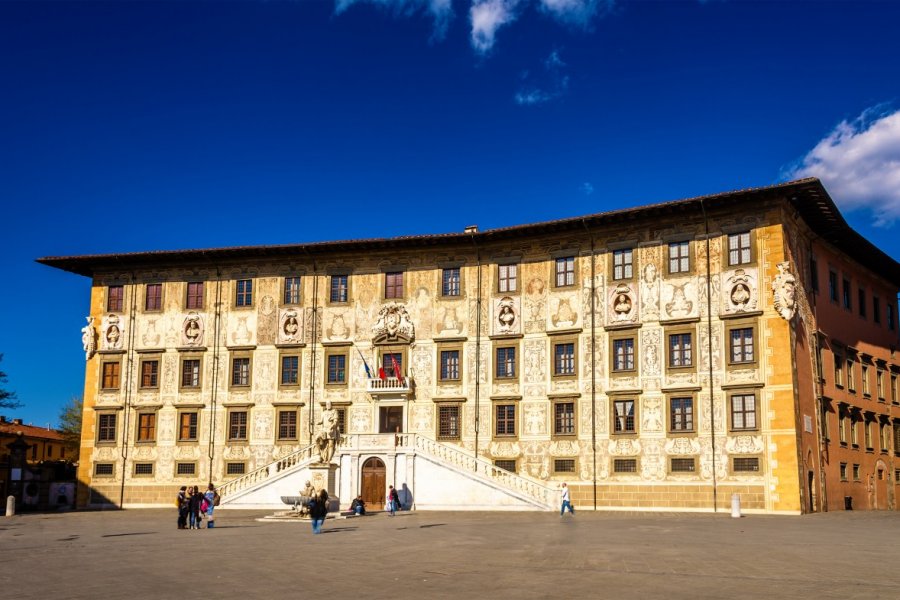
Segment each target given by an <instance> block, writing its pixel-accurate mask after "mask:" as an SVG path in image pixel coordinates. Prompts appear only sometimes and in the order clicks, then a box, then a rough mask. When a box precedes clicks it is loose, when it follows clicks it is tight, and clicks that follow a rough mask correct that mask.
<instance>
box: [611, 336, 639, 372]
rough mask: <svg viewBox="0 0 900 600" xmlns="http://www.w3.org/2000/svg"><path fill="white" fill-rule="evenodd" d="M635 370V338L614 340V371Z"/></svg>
mask: <svg viewBox="0 0 900 600" xmlns="http://www.w3.org/2000/svg"><path fill="white" fill-rule="evenodd" d="M633 370H634V338H624V339H620V340H613V371H633Z"/></svg>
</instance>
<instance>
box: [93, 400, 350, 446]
mask: <svg viewBox="0 0 900 600" xmlns="http://www.w3.org/2000/svg"><path fill="white" fill-rule="evenodd" d="M336 410H337V414H338V427H339V429H340V431H341V433H344V425H345V419H346V409H344V408H338V409H336ZM297 415H298V411H297V409H285V410H279V411H278V428H277V430H276V435H277V437H276V439H277V440H279V441H282V440H284V441H291V440H297V439H298V437H297V433H298V430H297ZM156 416H157V415H156V413H155V412H139V413H138V415H137V423H136V426H135V427H136V429H135V440H136V441H137V442H155V441H156V433H157V432H156ZM247 417H248V412H247V411H246V410H229V411H228V417H227V419H228V425H227V432H226V433H227V440H228V441H245V440H247V422H248V421H247ZM199 422H200V413H199V412H198V411H182V412H179V413H178V432H177V438H176V439H177V441H179V442H196V441H198V439H199V438H198V434H199V428H198V425H199ZM117 433H118V414H116V413H100V414H98V416H97V442H98V443H104V442H106V443H111V442H112V443H114V442H115V441H116V439H117V437H116V436H117Z"/></svg>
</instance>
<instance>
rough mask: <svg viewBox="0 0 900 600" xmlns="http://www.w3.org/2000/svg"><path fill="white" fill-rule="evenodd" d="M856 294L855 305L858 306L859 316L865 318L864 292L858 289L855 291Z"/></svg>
mask: <svg viewBox="0 0 900 600" xmlns="http://www.w3.org/2000/svg"><path fill="white" fill-rule="evenodd" d="M856 293H857V304H859V316H861V317H863V318H865V316H866V290H864V289H862V288H859V289H858V290H856Z"/></svg>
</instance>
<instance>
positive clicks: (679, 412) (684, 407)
mask: <svg viewBox="0 0 900 600" xmlns="http://www.w3.org/2000/svg"><path fill="white" fill-rule="evenodd" d="M669 430H670V431H694V399H693V398H691V397H684V398H672V399H671V400H669Z"/></svg>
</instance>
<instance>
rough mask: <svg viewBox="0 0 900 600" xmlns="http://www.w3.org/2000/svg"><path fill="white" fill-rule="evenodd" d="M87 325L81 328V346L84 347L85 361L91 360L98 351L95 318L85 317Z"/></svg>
mask: <svg viewBox="0 0 900 600" xmlns="http://www.w3.org/2000/svg"><path fill="white" fill-rule="evenodd" d="M85 319H87V325H85V326H84V327H82V328H81V345H82V346H83V347H84V360H91V357H92V356H93V355H94V353H95V352H96V351H97V340H96V337H97V336H96V334H95V333H94V317H85Z"/></svg>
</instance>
